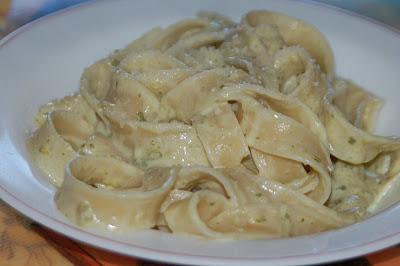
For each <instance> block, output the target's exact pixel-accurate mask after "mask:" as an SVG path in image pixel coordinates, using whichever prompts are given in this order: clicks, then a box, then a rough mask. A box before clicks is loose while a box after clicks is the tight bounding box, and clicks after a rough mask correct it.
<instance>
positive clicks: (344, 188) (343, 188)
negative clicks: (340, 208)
mask: <svg viewBox="0 0 400 266" xmlns="http://www.w3.org/2000/svg"><path fill="white" fill-rule="evenodd" d="M337 189H339V190H346V186H345V185H341V186H338V187H337Z"/></svg>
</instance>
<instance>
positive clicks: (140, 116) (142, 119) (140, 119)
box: [137, 112, 144, 121]
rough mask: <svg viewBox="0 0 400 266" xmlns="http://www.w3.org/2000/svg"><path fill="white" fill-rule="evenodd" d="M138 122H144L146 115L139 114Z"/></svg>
mask: <svg viewBox="0 0 400 266" xmlns="http://www.w3.org/2000/svg"><path fill="white" fill-rule="evenodd" d="M137 116H138V120H139V121H144V114H143V112H137Z"/></svg>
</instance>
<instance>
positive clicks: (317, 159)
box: [313, 156, 321, 163]
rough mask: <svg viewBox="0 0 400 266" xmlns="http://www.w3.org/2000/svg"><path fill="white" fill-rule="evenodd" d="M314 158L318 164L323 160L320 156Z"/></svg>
mask: <svg viewBox="0 0 400 266" xmlns="http://www.w3.org/2000/svg"><path fill="white" fill-rule="evenodd" d="M313 158H314V161H316V162H318V163H320V162H321V159H320V158H319V157H318V156H314V157H313Z"/></svg>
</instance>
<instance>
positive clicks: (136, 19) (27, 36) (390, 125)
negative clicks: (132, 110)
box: [0, 0, 400, 265]
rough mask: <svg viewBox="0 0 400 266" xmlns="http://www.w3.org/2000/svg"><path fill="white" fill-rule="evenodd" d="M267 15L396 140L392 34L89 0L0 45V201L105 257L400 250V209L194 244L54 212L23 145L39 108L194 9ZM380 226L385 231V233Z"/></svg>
mask: <svg viewBox="0 0 400 266" xmlns="http://www.w3.org/2000/svg"><path fill="white" fill-rule="evenodd" d="M251 9H270V10H274V11H280V12H284V13H286V14H289V15H292V16H296V17H298V18H301V19H304V20H306V21H308V22H310V23H312V24H313V25H315V26H316V27H317V28H319V29H320V30H321V31H322V32H323V33H324V34H325V35H326V36H327V38H328V40H329V41H330V43H331V45H332V48H333V50H334V53H335V59H336V66H337V72H338V75H340V76H343V77H346V78H351V79H353V80H354V81H355V82H357V83H358V84H360V85H361V86H363V87H365V88H366V89H368V90H370V91H372V92H374V93H376V94H377V95H379V96H380V97H382V98H383V99H384V100H385V106H384V108H383V110H382V112H381V114H380V119H379V123H378V132H377V133H379V134H384V135H399V134H400V123H398V115H397V114H398V113H399V111H400V107H399V105H398V100H399V99H400V92H399V90H398V84H400V75H399V73H398V69H400V53H399V50H398V49H399V47H400V34H399V33H396V32H395V31H394V30H390V29H388V28H384V27H382V26H380V25H377V24H376V23H374V22H370V21H367V20H365V19H360V18H358V17H356V16H354V15H351V14H347V13H345V12H343V11H340V10H336V9H333V8H329V7H327V6H321V5H315V4H312V3H308V2H299V1H272V0H271V1H268V0H258V1H228V0H221V1H211V0H207V1H184V0H173V1H161V0H147V1H129V0H121V1H94V2H90V3H88V4H83V5H80V6H76V7H73V8H70V9H67V10H63V11H61V12H58V13H55V14H53V15H50V16H47V17H45V18H42V19H40V20H37V21H34V22H33V23H30V24H28V25H26V26H24V27H22V28H20V29H19V30H17V31H15V32H13V33H11V34H10V35H8V36H7V37H5V38H4V39H2V40H1V41H0V95H1V96H0V197H1V199H2V200H4V201H6V202H7V203H8V204H10V205H11V206H12V207H14V208H15V209H17V210H18V211H20V212H21V213H23V214H25V215H26V216H28V217H30V218H31V219H33V220H35V221H37V222H39V223H41V224H43V225H44V226H47V227H49V228H51V229H53V230H55V231H58V232H60V233H62V234H65V235H68V236H69V237H72V238H74V239H76V240H79V241H83V242H86V243H89V244H92V245H94V246H98V247H101V248H105V249H108V250H111V251H115V252H119V253H123V254H127V255H130V256H136V257H141V258H145V259H151V260H157V261H164V262H169V263H182V264H196V265H206V264H212V265H290V264H296V265H299V264H312V263H322V262H328V261H334V260H341V259H345V258H350V257H354V256H360V255H363V254H366V253H369V252H373V251H376V250H379V249H382V248H385V247H388V246H390V245H394V244H396V243H398V242H400V227H399V226H398V225H399V223H400V206H398V205H396V206H392V207H391V208H389V209H388V210H386V211H384V212H383V213H380V214H378V215H376V216H374V217H372V218H370V219H367V220H366V221H364V222H360V223H357V224H354V225H351V226H348V227H345V228H342V229H339V230H335V231H330V232H325V233H321V234H315V235H308V236H303V237H296V238H290V239H281V240H252V241H200V240H196V239H194V238H190V237H186V236H179V235H172V234H167V233H162V232H158V231H157V232H156V231H143V232H136V233H132V234H124V235H118V234H114V235H107V234H104V233H99V232H96V231H93V230H85V229H82V228H79V227H77V226H74V225H72V224H71V223H70V222H69V221H67V220H66V219H65V218H64V217H63V216H62V215H61V214H60V213H59V212H58V211H57V209H56V207H55V204H54V202H53V196H54V192H55V190H54V189H53V188H52V187H51V186H50V185H49V184H47V183H46V181H44V179H43V178H41V176H40V174H39V173H38V172H37V171H35V169H34V168H31V167H30V163H29V156H28V155H27V151H26V146H25V142H26V139H27V138H28V135H29V134H30V132H31V130H32V127H33V125H32V122H31V121H32V118H33V116H34V114H35V112H36V110H37V108H38V107H39V106H40V105H41V104H43V103H46V102H48V101H49V100H51V99H54V98H57V97H62V96H63V95H65V94H67V93H71V92H73V91H75V90H77V88H78V84H79V78H80V75H81V73H82V71H83V69H84V68H85V67H86V66H88V65H90V64H91V63H93V62H94V61H95V60H96V59H98V58H101V57H103V56H105V55H107V54H108V53H109V52H110V51H112V50H113V49H116V48H120V47H123V46H124V45H126V44H127V43H128V42H129V41H131V40H133V39H135V38H137V37H138V36H140V35H141V34H142V33H143V32H145V31H147V30H149V29H150V28H152V27H155V26H159V25H163V26H165V25H168V24H171V23H173V22H175V21H178V20H180V19H182V18H185V17H192V16H193V15H194V14H195V13H196V12H197V11H199V10H213V11H217V12H220V13H222V14H225V15H228V16H230V17H232V18H234V19H235V20H239V19H240V16H241V15H242V14H244V13H245V12H246V11H248V10H251ZM383 225H384V226H383Z"/></svg>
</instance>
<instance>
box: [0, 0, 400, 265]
mask: <svg viewBox="0 0 400 266" xmlns="http://www.w3.org/2000/svg"><path fill="white" fill-rule="evenodd" d="M86 1H87V0H0V38H1V37H2V36H4V35H5V34H7V33H8V32H10V31H12V30H14V29H16V28H18V27H19V26H21V25H23V24H25V23H27V22H29V21H32V20H34V19H36V18H39V17H41V16H43V15H46V14H49V13H51V12H54V11H57V10H59V9H62V8H65V7H68V6H71V5H74V4H78V3H81V2H86ZM317 2H324V3H327V4H332V5H335V6H338V7H341V8H345V9H348V10H351V11H353V12H357V13H359V14H362V15H364V16H368V17H371V18H373V19H376V20H379V21H381V22H383V23H386V24H388V25H390V26H392V27H395V28H398V29H400V1H398V0H319V1H317ZM0 265H40V266H41V265H44V266H47V265H82V266H95V265H96V266H98V265H99V266H100V265H104V266H112V265H147V266H150V265H153V266H157V265H158V266H160V265H161V264H157V263H154V262H149V261H143V260H138V259H134V258H130V257H126V256H121V255H117V254H113V253H111V252H107V251H104V250H100V249H96V248H93V247H91V246H88V245H84V244H81V243H77V242H74V241H72V240H70V239H69V238H67V237H65V236H62V235H59V234H57V233H55V232H53V231H51V230H49V229H46V228H44V227H42V226H40V225H38V224H36V223H34V222H32V221H30V220H28V219H26V218H25V217H23V216H22V215H20V214H18V213H17V212H16V211H14V210H13V209H12V208H10V207H9V206H7V205H6V203H4V202H3V201H1V200H0ZM327 265H329V266H338V265H351V266H356V265H357V266H361V265H362V266H364V265H374V266H398V265H400V246H396V247H392V248H389V249H386V250H384V251H380V252H377V253H374V254H370V255H368V256H365V257H361V258H356V259H351V260H347V261H344V262H339V263H333V264H327Z"/></svg>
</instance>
